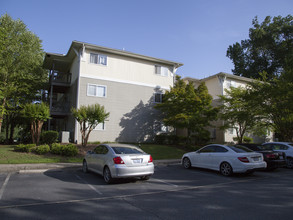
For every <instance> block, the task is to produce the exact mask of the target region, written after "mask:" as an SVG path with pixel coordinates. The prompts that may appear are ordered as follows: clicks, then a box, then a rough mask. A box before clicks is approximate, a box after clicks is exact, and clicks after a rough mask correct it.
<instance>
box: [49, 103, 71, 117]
mask: <svg viewBox="0 0 293 220" xmlns="http://www.w3.org/2000/svg"><path fill="white" fill-rule="evenodd" d="M70 108H71V103H70V102H64V101H62V102H61V101H59V102H54V101H53V102H52V105H51V108H50V113H51V115H52V116H67V115H69V114H70Z"/></svg>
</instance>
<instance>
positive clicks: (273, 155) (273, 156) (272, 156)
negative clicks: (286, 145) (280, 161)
mask: <svg viewBox="0 0 293 220" xmlns="http://www.w3.org/2000/svg"><path fill="white" fill-rule="evenodd" d="M266 157H267V158H269V159H275V158H276V155H275V154H267V155H266Z"/></svg>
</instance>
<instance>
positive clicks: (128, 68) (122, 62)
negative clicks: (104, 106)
mask: <svg viewBox="0 0 293 220" xmlns="http://www.w3.org/2000/svg"><path fill="white" fill-rule="evenodd" d="M91 52H92V53H98V54H102V55H106V56H107V66H105V65H101V64H93V63H90V53H91ZM155 65H156V64H155V63H151V62H149V61H144V60H140V59H134V58H129V57H125V56H119V55H113V54H108V53H104V52H103V53H99V52H98V51H86V53H85V58H84V61H82V62H81V76H83V77H88V78H93V79H103V80H109V81H114V82H125V83H131V84H133V83H134V84H137V83H140V84H141V85H145V86H157V85H159V86H161V87H162V88H165V89H168V88H169V87H170V86H172V85H173V74H172V71H173V69H172V68H173V67H172V66H166V65H162V66H164V67H167V68H168V69H169V71H168V77H166V76H160V75H156V74H155ZM158 65H159V64H158Z"/></svg>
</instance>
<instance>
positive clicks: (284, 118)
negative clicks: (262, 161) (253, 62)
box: [250, 71, 293, 141]
mask: <svg viewBox="0 0 293 220" xmlns="http://www.w3.org/2000/svg"><path fill="white" fill-rule="evenodd" d="M292 77H293V74H292V71H291V73H289V72H286V73H284V74H282V76H281V77H280V78H278V79H277V78H275V79H274V80H270V81H267V79H266V78H265V77H264V78H263V81H262V82H261V81H255V82H253V83H252V84H251V86H252V87H251V89H250V93H251V94H250V95H251V97H252V98H253V100H254V105H253V107H254V108H260V109H261V114H262V115H263V116H264V118H265V121H266V124H267V126H270V127H272V128H273V130H274V131H275V133H276V137H278V139H279V140H280V141H293V103H292V100H293V80H292V79H290V78H292Z"/></svg>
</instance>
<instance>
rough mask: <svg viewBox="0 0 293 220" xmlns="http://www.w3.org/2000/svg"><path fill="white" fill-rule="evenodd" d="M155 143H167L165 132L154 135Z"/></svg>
mask: <svg viewBox="0 0 293 220" xmlns="http://www.w3.org/2000/svg"><path fill="white" fill-rule="evenodd" d="M155 143H156V144H167V135H166V134H158V135H156V137H155Z"/></svg>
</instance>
